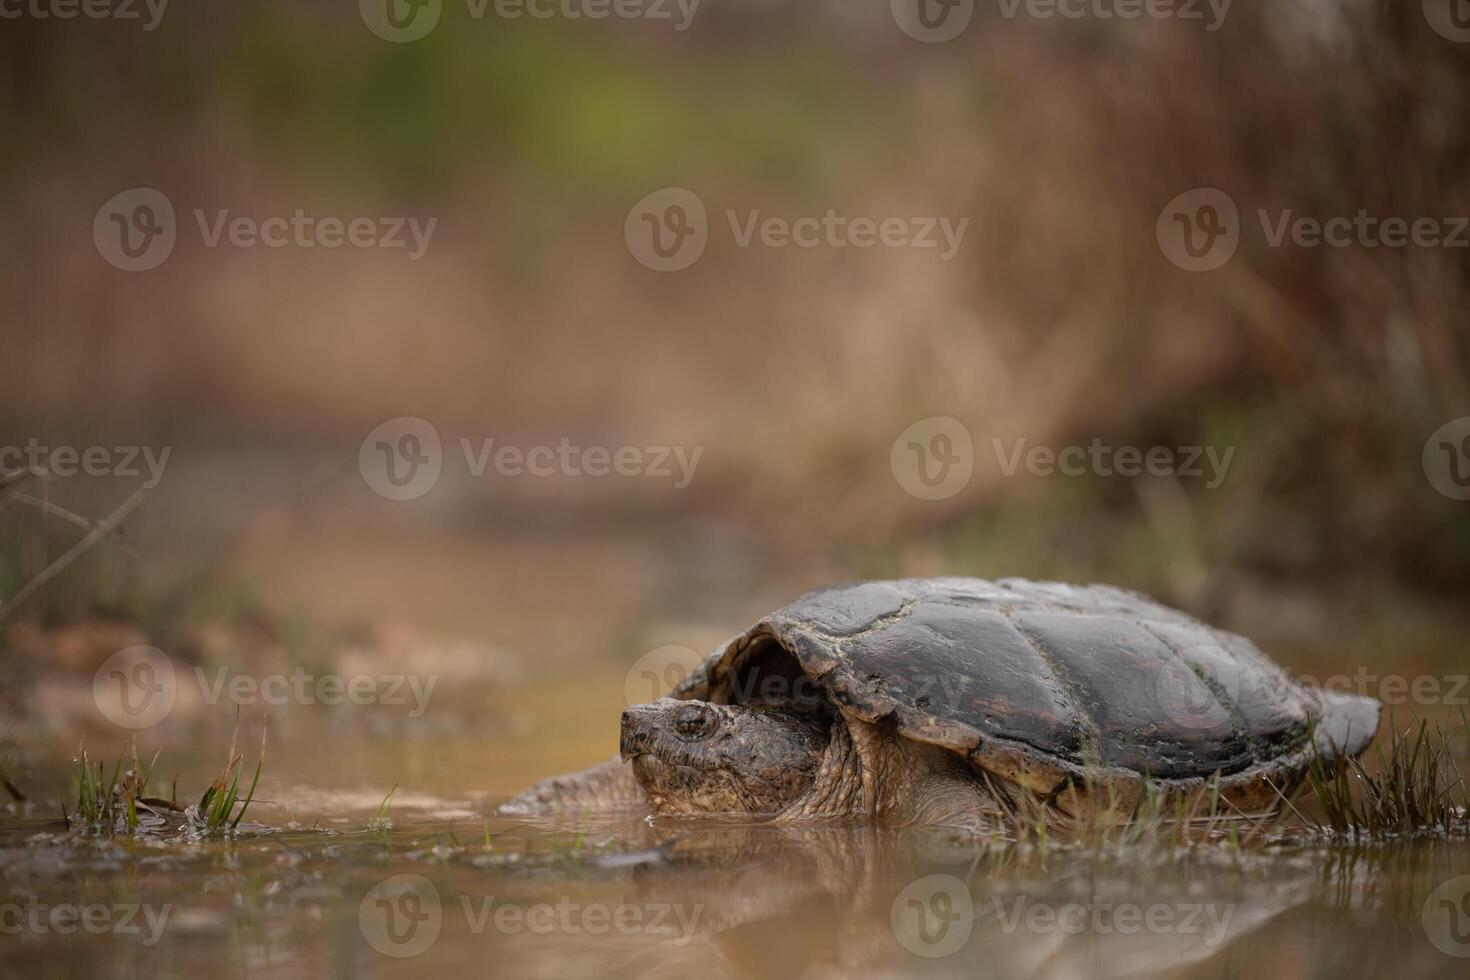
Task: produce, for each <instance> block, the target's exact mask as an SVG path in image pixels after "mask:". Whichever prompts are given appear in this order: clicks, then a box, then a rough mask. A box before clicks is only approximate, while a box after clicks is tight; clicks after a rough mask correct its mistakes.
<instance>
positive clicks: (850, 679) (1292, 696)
mask: <svg viewBox="0 0 1470 980" xmlns="http://www.w3.org/2000/svg"><path fill="white" fill-rule="evenodd" d="M1378 716H1379V704H1378V702H1377V701H1375V700H1373V699H1371V698H1365V697H1357V696H1350V695H1339V694H1333V693H1328V692H1323V691H1318V690H1313V689H1309V688H1306V687H1304V686H1302V685H1301V684H1298V683H1297V682H1296V681H1294V680H1293V679H1292V678H1291V677H1290V676H1289V675H1288V674H1287V673H1286V672H1285V671H1284V670H1283V669H1282V668H1281V667H1280V666H1278V665H1277V664H1276V663H1274V662H1273V661H1271V660H1270V659H1269V658H1267V657H1266V656H1265V655H1264V654H1262V653H1261V652H1260V650H1258V649H1257V648H1256V646H1255V645H1254V644H1252V643H1251V642H1250V641H1249V640H1247V639H1245V638H1244V637H1241V636H1237V635H1235V634H1233V633H1228V632H1225V631H1223V630H1219V629H1215V628H1213V627H1210V626H1208V625H1206V624H1204V623H1201V622H1200V621H1198V620H1196V619H1194V618H1192V617H1190V616H1187V615H1185V614H1184V613H1181V612H1178V611H1176V610H1173V609H1170V608H1168V607H1166V606H1163V605H1161V604H1159V603H1157V602H1154V601H1152V600H1150V599H1148V598H1146V597H1144V596H1141V595H1138V594H1136V593H1131V592H1126V591H1123V590H1120V589H1116V588H1112V587H1109V586H1100V585H1088V586H1072V585H1064V584H1059V583H1048V582H1029V581H1024V580H1019V579H1006V580H1002V581H997V582H989V581H982V580H979V579H965V578H940V579H922V580H904V581H893V582H866V583H860V584H855V585H847V586H838V587H833V588H827V589H821V590H818V591H816V592H812V593H810V594H808V595H806V596H803V597H802V598H800V599H798V600H797V601H796V602H794V603H792V604H791V605H789V606H787V607H785V608H784V609H781V610H779V611H777V612H775V613H773V614H771V615H770V616H768V617H767V618H765V619H764V620H762V621H761V622H759V623H757V624H756V625H755V626H753V627H751V628H750V629H749V630H747V631H746V632H744V633H743V634H741V635H740V636H737V637H736V638H734V639H733V640H731V641H730V642H729V643H727V644H725V646H724V647H723V648H721V649H720V650H718V651H716V652H715V653H714V654H713V655H711V657H710V658H709V659H708V660H707V661H706V662H705V663H704V664H703V665H702V666H701V667H700V668H699V669H698V670H696V671H695V672H694V673H693V674H692V675H691V676H690V677H689V678H688V679H686V680H685V682H684V683H683V684H681V685H680V686H679V687H678V688H677V689H676V690H675V691H674V692H673V696H672V697H668V698H663V699H660V700H658V701H654V702H652V703H650V704H643V705H637V706H634V707H631V708H629V709H628V710H627V711H625V712H624V713H623V717H622V737H621V753H620V754H621V759H620V760H612V761H609V762H607V763H604V764H602V765H600V766H596V767H594V768H592V769H589V770H587V771H585V772H582V773H578V774H574V775H569V776H563V777H558V778H554V779H548V780H544V781H543V782H541V783H539V784H537V785H536V786H534V787H532V788H531V789H530V790H528V791H527V792H526V793H524V794H522V795H521V796H519V797H517V798H515V799H514V800H512V801H510V802H509V803H508V804H506V806H505V807H504V812H507V813H512V814H529V813H536V812H548V811H556V810H565V809H574V810H585V809H586V808H588V807H598V806H606V807H616V806H628V805H639V806H647V808H648V809H649V810H651V811H652V813H653V814H655V815H660V816H680V817H693V816H714V815H740V816H747V817H748V816H762V817H769V818H771V819H773V820H775V821H778V822H782V823H803V822H812V821H821V820H829V819H833V818H864V819H871V820H873V821H875V822H878V823H882V824H888V825H896V826H935V827H952V828H960V829H964V830H970V831H974V832H977V833H983V834H989V833H993V832H995V831H997V830H1004V829H1005V828H1006V827H1007V824H1008V822H1010V821H1013V820H1014V819H1015V817H1014V816H1013V815H1014V814H1016V813H1017V812H1019V811H1020V809H1021V807H1020V805H1019V804H1020V802H1021V800H1022V799H1023V798H1024V799H1026V800H1040V801H1043V802H1044V804H1045V806H1046V807H1047V809H1048V812H1050V813H1053V814H1055V815H1057V816H1058V817H1059V818H1063V819H1065V818H1069V817H1078V816H1082V815H1084V814H1086V813H1089V812H1096V811H1098V810H1099V809H1101V808H1102V807H1103V805H1104V804H1105V805H1106V806H1108V807H1118V808H1121V809H1124V810H1126V809H1127V808H1128V807H1130V806H1131V805H1132V804H1133V803H1135V802H1136V801H1138V800H1139V799H1140V798H1141V797H1142V796H1143V794H1144V792H1145V788H1146V787H1152V788H1153V789H1155V790H1156V791H1158V792H1159V793H1161V794H1162V795H1163V796H1164V797H1166V798H1168V797H1173V796H1175V795H1177V794H1190V793H1196V792H1199V791H1201V790H1205V789H1208V790H1210V791H1211V792H1212V793H1214V792H1218V794H1219V795H1220V797H1221V798H1222V799H1223V800H1224V801H1225V803H1226V804H1228V805H1229V806H1230V807H1231V808H1233V809H1235V810H1238V811H1241V812H1260V811H1265V810H1268V809H1271V808H1273V807H1274V806H1275V804H1276V802H1277V801H1278V800H1279V798H1280V793H1281V792H1283V791H1285V792H1289V791H1290V789H1291V788H1292V787H1294V786H1295V785H1296V784H1297V783H1299V781H1300V779H1301V778H1302V776H1303V775H1304V773H1305V772H1306V770H1307V767H1308V766H1309V764H1310V763H1311V762H1312V760H1313V759H1314V758H1316V757H1318V756H1320V757H1321V758H1323V759H1325V760H1327V761H1328V762H1329V764H1330V762H1331V761H1332V760H1334V759H1340V758H1343V757H1347V756H1356V755H1357V754H1359V753H1360V752H1362V750H1363V749H1364V748H1365V747H1366V746H1367V744H1368V743H1369V741H1370V740H1371V739H1372V738H1373V735H1374V733H1375V732H1376V731H1377V728H1378Z"/></svg>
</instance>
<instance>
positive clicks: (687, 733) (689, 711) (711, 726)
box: [674, 704, 716, 742]
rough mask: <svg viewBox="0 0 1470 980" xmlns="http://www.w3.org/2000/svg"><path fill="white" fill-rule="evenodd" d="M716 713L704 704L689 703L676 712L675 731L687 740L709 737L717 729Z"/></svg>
mask: <svg viewBox="0 0 1470 980" xmlns="http://www.w3.org/2000/svg"><path fill="white" fill-rule="evenodd" d="M715 722H716V719H715V713H714V712H713V711H710V710H709V709H708V708H706V707H704V705H700V704H688V705H685V706H683V707H682V708H680V709H679V710H678V711H677V712H676V713H675V714H674V731H675V732H677V733H678V734H679V737H680V738H683V739H685V740H687V741H691V742H693V741H698V740H699V739H702V738H708V737H709V736H710V735H712V734H713V733H714V730H715Z"/></svg>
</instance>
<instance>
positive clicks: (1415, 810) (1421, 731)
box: [1302, 716, 1470, 838]
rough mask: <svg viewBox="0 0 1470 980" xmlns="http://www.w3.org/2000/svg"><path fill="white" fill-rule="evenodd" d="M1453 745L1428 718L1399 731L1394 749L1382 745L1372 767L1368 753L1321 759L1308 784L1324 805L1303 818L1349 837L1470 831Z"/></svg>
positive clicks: (1469, 801)
mask: <svg viewBox="0 0 1470 980" xmlns="http://www.w3.org/2000/svg"><path fill="white" fill-rule="evenodd" d="M1461 722H1462V724H1463V725H1464V732H1463V733H1462V734H1464V735H1466V736H1470V721H1467V720H1466V719H1465V718H1464V717H1463V716H1462V717H1461ZM1451 744H1452V742H1451V737H1450V733H1449V732H1446V731H1445V729H1444V727H1443V726H1442V725H1438V724H1436V725H1435V726H1434V728H1433V729H1432V730H1431V729H1430V727H1429V723H1428V722H1427V721H1424V720H1420V721H1418V723H1417V724H1415V725H1411V726H1410V727H1409V728H1407V729H1404V730H1402V731H1400V730H1398V729H1395V730H1394V731H1393V733H1392V737H1391V740H1390V742H1389V745H1388V747H1387V749H1386V750H1385V749H1384V747H1383V745H1382V744H1381V743H1380V745H1379V747H1378V749H1377V752H1376V757H1377V765H1376V766H1375V768H1374V771H1372V772H1370V771H1369V770H1368V769H1367V768H1366V767H1365V766H1364V765H1363V763H1362V761H1361V760H1360V759H1344V758H1341V757H1338V758H1328V759H1324V758H1322V757H1320V756H1319V757H1316V758H1314V759H1313V760H1312V765H1311V767H1310V768H1309V769H1308V770H1307V785H1308V786H1309V787H1310V789H1311V794H1312V797H1313V798H1314V799H1315V801H1316V803H1317V807H1316V810H1315V811H1313V813H1312V815H1311V816H1310V817H1303V818H1302V819H1303V820H1304V821H1305V822H1307V823H1308V825H1309V826H1310V827H1311V828H1312V829H1313V830H1315V831H1316V832H1318V833H1319V834H1323V835H1330V836H1346V837H1380V838H1381V837H1394V836H1405V835H1414V834H1430V833H1434V834H1451V833H1456V832H1464V831H1466V830H1467V829H1470V826H1467V822H1466V814H1467V812H1470V796H1467V793H1466V788H1465V780H1464V777H1462V776H1461V774H1460V769H1459V767H1458V766H1457V765H1456V764H1455V760H1454V756H1453V754H1452V753H1451V750H1450V749H1451ZM1318 811H1320V816H1318Z"/></svg>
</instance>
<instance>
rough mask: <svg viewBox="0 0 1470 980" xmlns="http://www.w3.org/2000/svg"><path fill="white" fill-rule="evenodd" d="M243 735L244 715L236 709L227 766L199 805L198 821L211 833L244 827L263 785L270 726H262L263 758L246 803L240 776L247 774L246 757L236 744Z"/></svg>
mask: <svg viewBox="0 0 1470 980" xmlns="http://www.w3.org/2000/svg"><path fill="white" fill-rule="evenodd" d="M239 734H240V713H239V710H238V709H236V712H235V728H234V730H233V731H231V732H230V751H229V754H228V756H227V757H226V761H225V767H224V769H223V770H221V771H220V774H219V775H218V776H216V777H214V782H212V783H210V784H209V788H208V789H206V790H205V791H204V795H203V796H202V797H201V798H200V800H199V806H198V807H197V808H195V813H194V818H195V822H196V823H198V824H199V825H200V826H199V829H201V830H203V831H204V832H205V833H207V834H213V833H223V832H224V831H225V830H226V828H227V827H228V829H229V830H231V831H233V830H235V829H236V828H237V827H239V826H240V821H241V820H243V819H245V811H246V810H248V809H249V808H250V804H251V803H252V802H253V801H254V799H255V787H256V785H258V784H259V782H260V771H261V769H262V768H263V767H264V766H265V734H266V726H265V725H264V724H263V723H262V724H261V726H260V755H259V756H258V757H257V759H256V761H255V775H254V776H252V777H251V779H250V789H249V790H248V791H247V792H246V794H245V799H244V800H243V801H242V800H241V799H240V773H241V772H242V771H243V767H242V766H241V763H242V762H243V761H244V758H245V757H244V756H243V755H237V754H236V753H235V742H236V739H237V737H238V736H239ZM236 803H239V804H240V810H239V812H238V813H236V812H235V804H236ZM232 814H233V818H232V816H231V815H232Z"/></svg>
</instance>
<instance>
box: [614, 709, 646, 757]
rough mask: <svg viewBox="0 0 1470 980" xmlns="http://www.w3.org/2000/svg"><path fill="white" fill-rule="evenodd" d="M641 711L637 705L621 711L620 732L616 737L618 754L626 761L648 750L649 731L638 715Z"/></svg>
mask: <svg viewBox="0 0 1470 980" xmlns="http://www.w3.org/2000/svg"><path fill="white" fill-rule="evenodd" d="M641 714H642V712H640V711H639V710H638V708H637V707H633V708H629V709H628V710H627V711H624V712H623V720H622V734H621V736H620V737H619V739H618V754H619V755H621V756H622V757H623V761H624V762H627V761H628V760H629V759H632V758H634V757H636V756H640V755H643V754H644V752H646V751H647V750H648V745H649V741H650V739H649V734H650V733H649V731H648V727H647V726H646V725H645V724H643V719H642V718H641V717H640V715H641Z"/></svg>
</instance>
